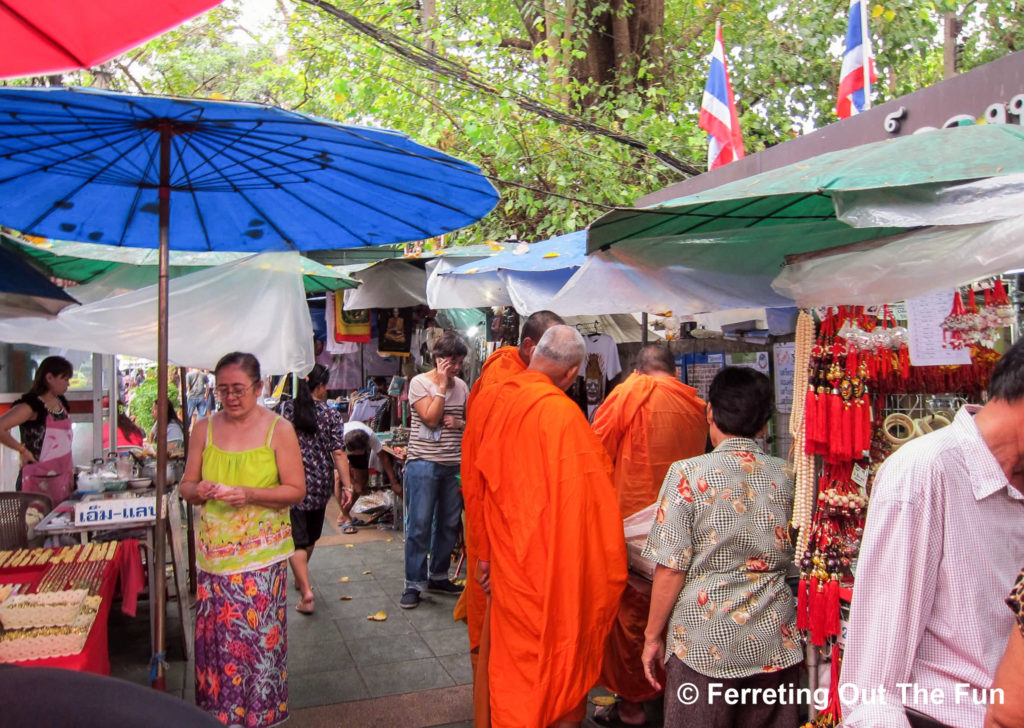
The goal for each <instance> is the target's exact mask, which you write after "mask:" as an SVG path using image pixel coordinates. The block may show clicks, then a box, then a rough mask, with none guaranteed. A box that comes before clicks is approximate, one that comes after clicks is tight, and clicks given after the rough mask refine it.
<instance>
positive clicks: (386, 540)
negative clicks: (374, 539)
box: [384, 538, 395, 543]
mask: <svg viewBox="0 0 1024 728" xmlns="http://www.w3.org/2000/svg"><path fill="white" fill-rule="evenodd" d="M394 540H395V539H393V538H386V539H384V542H385V543H391V542H392V541H394Z"/></svg>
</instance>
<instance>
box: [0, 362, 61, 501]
mask: <svg viewBox="0 0 1024 728" xmlns="http://www.w3.org/2000/svg"><path fill="white" fill-rule="evenodd" d="M72 374H74V367H72V366H71V362H69V361H68V360H67V359H65V358H63V357H60V356H48V357H46V358H45V359H43V361H42V363H41V364H40V365H39V368H38V369H37V370H36V377H35V381H34V382H33V384H32V389H30V390H29V391H28V393H27V394H25V395H24V396H23V397H21V398H20V399H19V400H18V401H16V402H15V403H14V404H13V405H12V406H11V409H10V410H8V411H7V412H6V413H5V414H4V415H3V416H2V417H0V443H2V444H4V445H6V446H7V447H9V448H11V449H12V450H17V451H18V453H19V454H20V459H21V473H20V475H19V481H20V485H21V490H22V491H24V492H25V493H42V494H44V495H47V496H49V497H50V501H51V502H52V503H53V505H55V506H56V505H57V504H58V503H60V502H61V501H64V500H67V498H68V496H70V495H71V490H72V487H73V485H74V474H75V466H74V463H73V462H72V459H71V413H70V412H69V410H68V401H67V400H66V399H65V398H64V393H65V392H67V391H68V386H69V384H70V380H71V376H72ZM14 427H20V428H21V442H18V441H17V440H15V439H14V437H13V436H12V435H11V432H10V431H11V429H13V428H14Z"/></svg>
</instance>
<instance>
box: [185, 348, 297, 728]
mask: <svg viewBox="0 0 1024 728" xmlns="http://www.w3.org/2000/svg"><path fill="white" fill-rule="evenodd" d="M259 366H260V365H259V362H258V361H257V360H256V357H254V356H253V355H252V354H243V353H240V352H234V353H231V354H228V355H226V356H224V357H223V358H221V360H220V362H218V364H217V368H216V370H215V371H214V375H215V377H216V380H217V387H216V393H217V396H218V398H219V399H220V401H221V404H222V407H223V408H222V410H221V411H219V412H217V413H215V414H212V415H211V416H210V417H208V418H206V419H204V420H199V421H198V422H197V423H196V426H195V428H194V429H193V432H192V437H191V439H190V441H189V453H188V462H187V463H186V465H185V475H184V477H183V478H182V482H181V494H182V496H183V497H184V498H185V499H186V500H187V501H188V502H189V503H192V504H193V505H200V506H201V507H202V509H201V516H200V521H199V528H198V539H197V540H198V544H197V546H198V548H197V558H196V561H197V565H198V567H199V573H198V584H197V589H196V597H197V601H196V636H195V640H196V649H195V664H196V704H197V705H199V707H201V708H203V709H205V710H207V711H209V712H210V713H211V714H213V715H214V716H215V717H216V718H218V719H219V720H220V721H221V722H222V723H225V724H227V725H233V726H234V725H237V726H245V727H246V728H262V727H263V726H271V725H275V724H277V723H280V722H281V721H283V720H286V719H287V718H288V683H287V670H286V664H287V655H286V652H285V645H286V644H287V641H286V640H285V603H286V594H287V592H286V586H287V576H288V572H287V567H286V563H287V559H288V557H289V556H291V554H292V551H293V550H294V549H293V545H292V535H291V520H290V518H289V515H288V509H289V507H290V506H291V505H293V504H295V503H299V502H301V501H302V499H303V498H304V497H305V495H306V479H305V472H304V470H303V467H302V455H301V453H300V451H299V441H298V438H297V437H296V435H295V430H294V429H293V428H292V425H291V423H289V422H288V421H287V420H284V419H282V418H281V417H279V416H277V415H275V414H274V413H273V412H271V411H270V410H268V409H265V408H264V407H261V406H259V405H258V404H257V401H258V398H259V395H260V392H261V388H262V386H263V384H262V381H261V377H260V369H259Z"/></svg>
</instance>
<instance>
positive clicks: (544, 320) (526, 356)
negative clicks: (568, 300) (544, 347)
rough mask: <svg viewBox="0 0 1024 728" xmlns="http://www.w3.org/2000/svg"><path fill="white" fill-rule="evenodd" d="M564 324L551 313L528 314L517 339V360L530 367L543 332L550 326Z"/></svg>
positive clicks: (559, 317)
mask: <svg viewBox="0 0 1024 728" xmlns="http://www.w3.org/2000/svg"><path fill="white" fill-rule="evenodd" d="M564 323H565V321H563V320H562V317H561V316H559V315H558V314H557V313H554V312H553V311H537V312H536V313H532V314H530V316H529V317H528V318H527V319H526V323H524V324H523V333H522V334H521V335H520V337H519V358H520V359H522V360H523V364H526V365H527V366H529V365H530V359H531V358H532V357H533V350H534V347H536V346H537V342H538V341H540V338H541V337H542V336H543V335H544V332H545V331H547V330H548V329H549V328H551V327H552V326H557V325H559V324H564Z"/></svg>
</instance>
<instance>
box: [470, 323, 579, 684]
mask: <svg viewBox="0 0 1024 728" xmlns="http://www.w3.org/2000/svg"><path fill="white" fill-rule="evenodd" d="M561 323H564V321H562V318H561V317H560V316H559V315H558V314H556V313H553V312H551V311H537V312H536V313H533V314H531V315H530V316H529V317H527V319H526V321H525V322H524V323H523V331H522V333H521V335H520V338H519V346H518V347H516V346H503V347H501V348H500V349H498V350H497V351H495V352H494V353H493V354H491V355H490V356H489V357H487V361H485V362H484V365H483V368H482V369H481V370H480V377H479V378H478V379H477V380H476V382H475V383H474V384H473V388H472V390H470V392H469V398H468V399H467V400H466V422H467V424H468V423H470V422H472V421H473V420H474V419H475V418H476V417H477V414H476V413H475V408H474V406H473V405H474V403H475V402H476V399H477V397H478V396H479V394H480V393H481V392H482V391H484V390H486V389H488V388H489V387H492V386H494V385H495V384H501V383H502V382H506V381H508V380H509V379H511V378H512V377H514V376H515V375H516V374H521V373H522V372H525V371H526V367H527V366H529V364H530V358H531V357H532V356H533V350H534V349H535V348H536V347H537V342H538V341H540V337H541V336H543V335H544V332H545V331H547V330H548V328H549V327H551V326H554V325H556V324H561ZM478 446H479V441H475V440H473V439H470V438H467V437H466V432H463V435H462V462H463V466H462V468H461V473H460V474H461V476H462V482H463V483H465V482H466V480H467V479H470V480H472V478H473V477H474V476H476V470H475V468H471V467H468V466H467V465H466V464H467V463H472V462H473V459H474V458H475V457H476V451H477V448H478ZM466 531H467V533H466V565H467V568H468V573H469V575H470V576H472V575H473V572H474V571H475V569H476V560H477V549H476V544H475V542H474V540H473V538H472V535H471V534H470V533H469V529H468V528H467V529H466ZM485 605H486V595H485V594H484V591H483V589H482V588H481V587H480V585H479V584H477V583H476V581H474V580H473V579H472V578H470V579H467V581H466V588H465V590H464V591H463V592H462V594H461V595H460V596H459V601H458V603H457V604H456V605H455V610H454V615H453V616H454V617H455V619H456V620H466V624H467V626H468V627H469V654H470V659H471V660H472V662H473V667H474V670H475V669H476V655H477V650H478V648H479V646H480V628H481V625H482V623H483V618H484V607H485Z"/></svg>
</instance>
